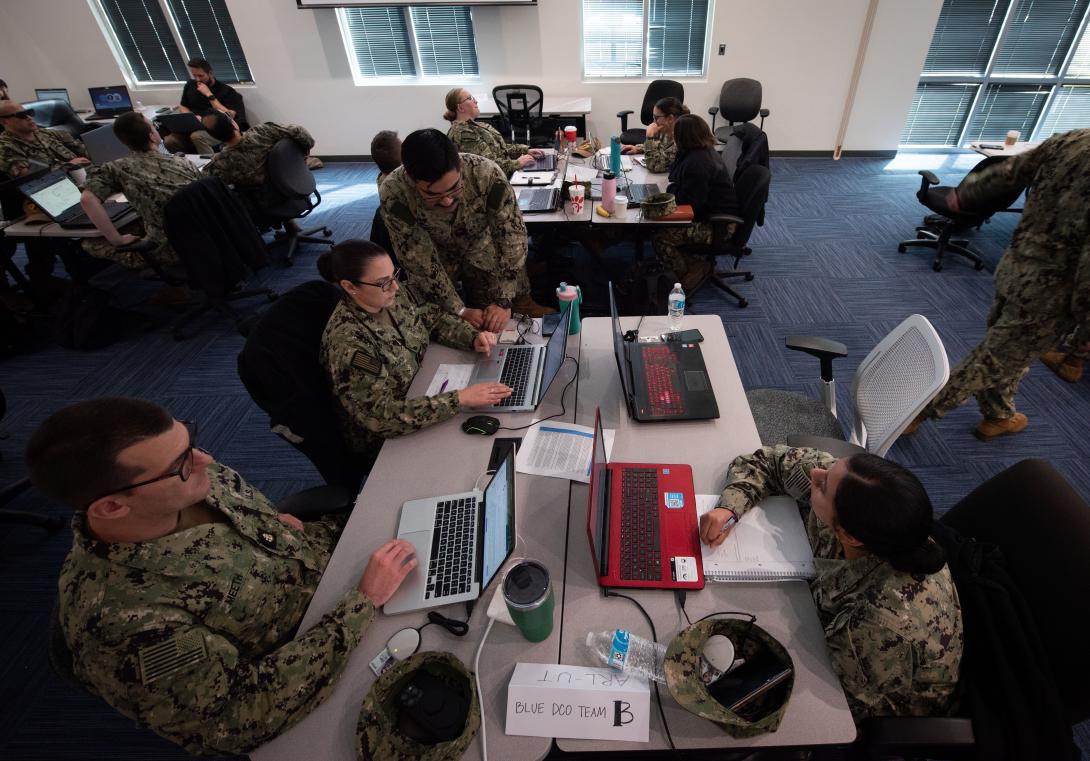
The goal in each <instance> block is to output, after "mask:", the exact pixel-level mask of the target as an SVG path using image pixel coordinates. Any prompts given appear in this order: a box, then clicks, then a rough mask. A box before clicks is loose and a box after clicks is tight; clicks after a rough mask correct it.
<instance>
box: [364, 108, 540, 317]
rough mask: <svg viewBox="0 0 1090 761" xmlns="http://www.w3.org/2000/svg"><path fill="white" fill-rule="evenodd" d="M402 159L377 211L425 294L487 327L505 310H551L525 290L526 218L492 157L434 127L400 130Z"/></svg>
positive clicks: (508, 313)
mask: <svg viewBox="0 0 1090 761" xmlns="http://www.w3.org/2000/svg"><path fill="white" fill-rule="evenodd" d="M401 160H402V162H403V163H402V166H400V167H398V168H397V169H395V170H394V171H393V172H391V173H390V175H389V176H388V177H387V178H386V180H385V181H384V182H383V183H382V186H381V187H380V188H379V196H380V198H381V202H382V206H381V208H382V218H383V220H384V221H385V222H386V227H387V229H388V230H389V233H390V239H391V240H392V241H393V245H394V250H395V252H396V254H397V258H398V261H399V262H400V264H401V266H402V267H404V268H405V270H406V271H407V272H408V273H409V274H410V275H411V276H412V278H413V280H412V284H413V286H414V287H415V288H417V289H418V291H419V292H420V293H421V295H422V296H423V297H424V299H425V300H426V301H429V302H431V303H433V304H438V305H439V306H440V308H442V309H443V310H445V311H447V312H451V313H452V314H456V315H458V316H459V317H461V318H462V319H463V320H465V321H466V322H468V323H469V324H470V325H472V326H473V327H475V328H479V329H482V330H488V331H491V332H493V333H498V332H500V331H502V330H503V329H504V327H505V326H506V325H507V320H508V318H510V317H511V312H512V309H514V311H516V312H519V313H521V314H526V315H530V316H533V317H539V316H541V315H543V314H546V313H547V312H550V311H553V310H550V309H547V308H545V307H542V306H540V305H538V304H536V303H534V301H533V299H532V298H531V297H530V280H529V278H528V277H527V275H526V249H527V238H526V224H525V223H524V222H523V221H522V212H521V211H520V210H519V207H518V201H517V200H516V198H515V193H514V191H513V190H512V189H511V185H510V184H508V182H507V177H506V176H505V175H504V173H503V170H502V169H500V168H499V166H497V165H496V163H495V162H493V161H490V160H489V159H486V158H483V157H481V156H475V155H473V154H471V153H461V154H460V153H458V149H457V147H456V146H455V145H454V143H453V142H451V140H450V138H448V137H447V136H446V135H444V134H443V133H442V132H440V131H439V130H436V129H422V130H417V131H416V132H413V133H412V134H410V135H409V136H408V137H406V138H405V141H404V142H403V143H402V145H401ZM459 280H460V281H461V282H462V285H463V287H464V289H465V293H466V299H465V301H463V300H462V297H461V296H459V295H458V291H457V288H456V283H457V282H458V281H459Z"/></svg>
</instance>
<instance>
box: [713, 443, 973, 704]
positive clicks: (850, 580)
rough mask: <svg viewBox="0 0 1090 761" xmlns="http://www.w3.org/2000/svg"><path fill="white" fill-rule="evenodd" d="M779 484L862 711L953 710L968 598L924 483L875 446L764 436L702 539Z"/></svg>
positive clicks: (852, 696) (841, 668)
mask: <svg viewBox="0 0 1090 761" xmlns="http://www.w3.org/2000/svg"><path fill="white" fill-rule="evenodd" d="M773 494H786V495H788V496H790V497H793V498H794V499H795V500H796V501H797V502H798V504H799V509H800V511H801V512H802V517H803V520H804V522H805V525H806V533H807V536H808V537H809V539H810V546H811V548H812V549H813V551H814V561H815V565H816V566H817V577H816V578H815V579H814V580H813V581H811V582H810V591H811V593H812V594H813V596H814V602H815V603H816V604H817V608H818V616H819V617H820V619H821V623H822V626H823V627H824V628H825V641H826V644H827V646H828V648H829V656H830V658H831V660H832V663H833V669H834V670H835V671H836V672H837V675H838V676H839V677H840V681H841V684H842V685H843V687H844V692H845V694H846V695H847V696H848V705H849V707H850V708H851V710H852V715H853V716H854V717H855V720H856V722H859V721H861V720H862V719H864V718H867V717H870V716H944V715H947V714H949V712H950V711H951V710H953V709H955V708H956V707H957V706H955V705H954V702H955V700H954V692H955V688H956V686H957V681H958V671H959V667H960V664H961V654H962V649H963V645H964V641H963V635H962V622H961V605H960V603H959V602H958V594H957V590H956V589H955V588H954V583H953V580H952V579H951V577H950V569H949V567H948V566H947V565H946V557H945V555H944V553H943V550H942V547H940V546H939V545H938V543H937V542H936V541H935V540H934V539H933V538H931V525H932V522H933V513H932V509H931V500H930V499H929V498H928V496H927V492H926V491H925V490H924V488H923V484H921V483H920V481H919V479H917V478H916V476H914V475H913V474H912V473H911V472H909V471H908V470H906V469H905V468H903V467H901V466H900V465H897V464H896V463H893V462H890V461H889V460H885V459H883V458H881V457H878V456H876V455H872V454H867V453H860V454H854V455H851V456H849V457H844V458H841V459H839V460H838V459H835V458H834V457H833V456H832V455H829V454H826V453H824V452H819V451H817V450H815V449H804V448H793V447H787V446H776V447H764V448H762V449H758V450H757V451H756V452H754V453H753V454H751V455H742V456H740V457H737V458H736V459H735V460H734V462H732V463H731V466H730V469H729V471H728V473H727V479H726V486H725V488H724V489H723V493H722V496H721V497H720V498H719V503H718V506H717V507H716V508H715V509H713V510H712V511H711V512H710V513H708V514H706V515H704V516H702V517H701V519H700V540H701V541H702V542H703V543H704V544H707V545H709V546H711V547H717V546H719V545H720V544H722V543H723V542H724V541H725V540H726V538H727V536H728V535H729V534H730V531H731V527H732V526H733V525H734V524H735V523H736V522H737V521H738V519H739V518H741V517H742V516H743V515H744V514H745V513H746V512H747V511H748V510H749V509H750V508H751V507H752V506H753V505H755V504H756V503H758V502H760V501H761V500H762V499H764V498H765V497H768V496H770V495H773Z"/></svg>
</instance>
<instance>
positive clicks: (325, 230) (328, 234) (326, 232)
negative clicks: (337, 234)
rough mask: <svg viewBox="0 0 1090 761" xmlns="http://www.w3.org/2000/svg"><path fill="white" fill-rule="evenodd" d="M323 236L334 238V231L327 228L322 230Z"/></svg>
mask: <svg viewBox="0 0 1090 761" xmlns="http://www.w3.org/2000/svg"><path fill="white" fill-rule="evenodd" d="M322 235H324V236H325V237H327V238H330V237H332V236H333V231H332V230H330V229H329V228H328V227H326V228H323V229H322Z"/></svg>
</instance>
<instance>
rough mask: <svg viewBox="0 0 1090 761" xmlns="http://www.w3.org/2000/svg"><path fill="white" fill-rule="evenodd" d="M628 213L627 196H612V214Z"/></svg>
mask: <svg viewBox="0 0 1090 761" xmlns="http://www.w3.org/2000/svg"><path fill="white" fill-rule="evenodd" d="M627 213H628V196H614V197H613V216H615V217H623V216H624V215H625V214H627Z"/></svg>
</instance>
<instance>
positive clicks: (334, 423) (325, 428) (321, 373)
mask: <svg viewBox="0 0 1090 761" xmlns="http://www.w3.org/2000/svg"><path fill="white" fill-rule="evenodd" d="M341 298H342V296H341V290H340V289H339V288H338V287H337V286H335V285H333V284H332V283H327V282H326V281H324V280H312V281H310V282H307V283H303V284H302V285H299V286H296V287H295V288H293V289H291V290H290V291H288V292H287V293H285V294H284V295H283V296H281V297H280V298H279V299H277V301H276V303H275V304H273V305H272V306H271V307H269V308H268V309H267V310H266V311H265V313H264V314H262V315H261V317H260V319H259V320H258V322H257V324H256V325H254V326H253V328H252V329H251V330H250V332H249V335H248V336H247V338H246V345H245V346H244V347H243V349H242V351H241V352H239V355H238V376H239V378H240V379H241V380H242V385H244V386H245V387H246V390H247V391H248V392H249V394H250V397H251V398H252V399H253V400H254V403H255V404H257V406H258V407H260V408H261V409H263V410H264V411H265V412H267V413H268V415H269V428H270V429H272V431H273V433H275V434H277V435H278V436H280V437H281V438H283V439H284V440H285V441H287V442H288V443H289V444H291V445H292V446H293V447H295V448H296V449H298V450H299V451H300V452H302V453H303V454H304V455H305V456H306V457H307V459H309V460H310V461H311V462H312V463H314V467H316V468H317V469H318V472H319V473H320V474H321V475H322V478H324V479H325V482H326V483H327V484H329V485H330V486H340V487H342V488H344V489H347V490H348V491H349V492H350V493H351V494H353V495H354V494H356V493H357V492H358V491H359V487H360V483H361V482H362V480H363V477H364V476H365V475H366V474H367V473H368V472H369V471H370V468H371V465H372V463H373V460H372V459H370V458H368V457H365V456H362V455H358V454H356V453H354V452H352V450H350V449H349V448H348V446H347V445H346V444H345V441H344V439H343V438H342V436H341V425H340V421H339V420H338V418H337V415H336V412H335V411H334V405H335V404H336V400H334V398H333V393H332V390H331V389H330V387H329V379H328V378H327V377H326V373H325V369H324V368H323V367H322V365H321V362H320V359H319V358H320V351H321V344H322V333H323V332H324V331H325V326H326V323H327V322H329V317H330V315H331V314H333V310H334V309H335V308H336V306H337V304H338V302H339V301H340V299H341Z"/></svg>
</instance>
